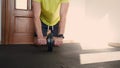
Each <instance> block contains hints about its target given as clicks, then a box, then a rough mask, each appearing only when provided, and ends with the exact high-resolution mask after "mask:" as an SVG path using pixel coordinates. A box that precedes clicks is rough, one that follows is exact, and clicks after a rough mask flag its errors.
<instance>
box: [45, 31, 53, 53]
mask: <svg viewBox="0 0 120 68" xmlns="http://www.w3.org/2000/svg"><path fill="white" fill-rule="evenodd" d="M53 45H54V40H53V35H52V33H50V34H49V35H48V36H47V46H48V51H49V52H52V51H53Z"/></svg>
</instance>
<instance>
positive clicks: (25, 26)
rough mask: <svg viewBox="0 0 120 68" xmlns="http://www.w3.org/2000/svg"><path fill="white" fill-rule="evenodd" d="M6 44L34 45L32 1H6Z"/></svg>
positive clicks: (4, 41)
mask: <svg viewBox="0 0 120 68" xmlns="http://www.w3.org/2000/svg"><path fill="white" fill-rule="evenodd" d="M5 1H6V2H5V4H6V9H5V20H6V21H4V23H3V24H4V25H3V26H4V27H3V33H2V34H4V35H3V36H4V37H3V43H4V44H33V41H34V36H33V35H34V22H33V13H32V5H31V3H32V0H5Z"/></svg>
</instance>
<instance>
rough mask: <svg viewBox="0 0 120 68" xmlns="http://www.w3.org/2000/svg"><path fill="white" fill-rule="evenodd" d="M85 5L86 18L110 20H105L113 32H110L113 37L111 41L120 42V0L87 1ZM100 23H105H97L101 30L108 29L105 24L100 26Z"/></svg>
mask: <svg viewBox="0 0 120 68" xmlns="http://www.w3.org/2000/svg"><path fill="white" fill-rule="evenodd" d="M85 3H86V4H85V14H86V16H87V17H88V18H90V19H95V20H100V19H103V18H107V19H108V20H107V21H105V20H104V22H105V23H106V22H107V25H109V30H110V31H111V30H112V32H110V31H109V33H110V34H111V35H112V36H113V37H112V40H111V41H112V42H120V30H119V29H120V27H119V26H120V4H119V3H120V0H86V1H85ZM100 23H103V21H102V22H96V24H99V26H101V29H102V28H103V27H105V28H107V27H108V26H104V24H105V23H103V24H102V25H100ZM105 28H104V29H105ZM104 29H103V30H104ZM107 31H108V30H107ZM109 33H107V34H109ZM113 39H114V40H113Z"/></svg>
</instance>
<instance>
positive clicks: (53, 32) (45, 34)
mask: <svg viewBox="0 0 120 68" xmlns="http://www.w3.org/2000/svg"><path fill="white" fill-rule="evenodd" d="M58 27H59V23H57V24H56V25H54V26H53V28H52V26H50V27H49V30H51V32H52V34H53V36H57V35H58ZM47 31H48V25H46V24H44V23H43V22H42V33H43V36H47ZM34 36H35V37H37V33H36V32H35V35H34Z"/></svg>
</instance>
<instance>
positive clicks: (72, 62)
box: [0, 43, 81, 68]
mask: <svg viewBox="0 0 120 68" xmlns="http://www.w3.org/2000/svg"><path fill="white" fill-rule="evenodd" d="M80 50H81V48H80V44H77V43H69V44H68V43H66V44H64V45H63V46H60V47H54V50H53V52H47V47H46V46H40V47H36V46H34V45H7V46H5V45H4V46H3V45H2V46H0V68H80V59H79V58H80V57H79V55H80Z"/></svg>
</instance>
